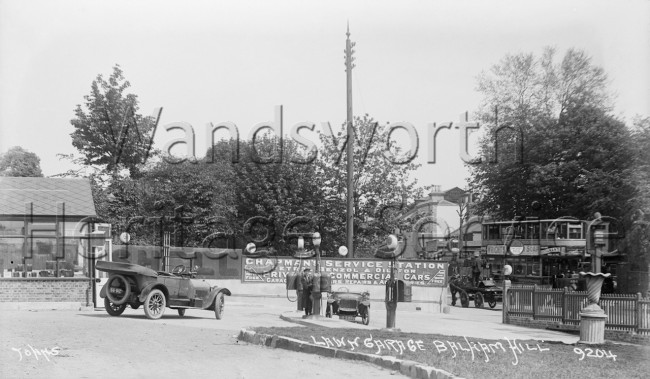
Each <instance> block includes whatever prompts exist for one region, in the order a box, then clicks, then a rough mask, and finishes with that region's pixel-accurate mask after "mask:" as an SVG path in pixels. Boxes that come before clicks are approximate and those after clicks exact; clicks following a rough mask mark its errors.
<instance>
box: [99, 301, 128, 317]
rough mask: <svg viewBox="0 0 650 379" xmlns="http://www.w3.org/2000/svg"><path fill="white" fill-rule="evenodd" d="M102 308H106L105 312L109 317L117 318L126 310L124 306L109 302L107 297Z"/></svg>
mask: <svg viewBox="0 0 650 379" xmlns="http://www.w3.org/2000/svg"><path fill="white" fill-rule="evenodd" d="M104 308H106V312H108V314H109V315H111V316H119V315H121V314H122V313H124V310H125V309H126V304H120V305H117V304H115V303H113V302H111V301H110V300H109V299H108V298H107V297H105V298H104Z"/></svg>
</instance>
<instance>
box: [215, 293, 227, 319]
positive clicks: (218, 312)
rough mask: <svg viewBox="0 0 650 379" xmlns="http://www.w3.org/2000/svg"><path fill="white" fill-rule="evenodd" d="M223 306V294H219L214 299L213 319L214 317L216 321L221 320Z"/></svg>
mask: <svg viewBox="0 0 650 379" xmlns="http://www.w3.org/2000/svg"><path fill="white" fill-rule="evenodd" d="M224 305H225V304H224V298H223V292H219V293H218V294H217V297H216V298H215V299H214V317H216V318H217V320H221V318H222V317H223V308H224Z"/></svg>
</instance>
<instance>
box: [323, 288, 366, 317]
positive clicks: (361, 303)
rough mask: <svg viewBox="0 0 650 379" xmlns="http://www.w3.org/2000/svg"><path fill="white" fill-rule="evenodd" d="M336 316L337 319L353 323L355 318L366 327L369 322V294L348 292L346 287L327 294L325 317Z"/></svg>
mask: <svg viewBox="0 0 650 379" xmlns="http://www.w3.org/2000/svg"><path fill="white" fill-rule="evenodd" d="M333 314H335V315H338V316H339V319H342V320H348V321H355V319H356V318H357V316H360V317H361V322H362V323H363V324H364V325H368V323H369V322H370V294H369V293H368V292H350V291H349V290H348V289H347V288H346V287H341V288H339V289H338V290H336V291H334V292H332V293H330V294H329V296H328V298H327V308H326V310H325V317H332V315H333Z"/></svg>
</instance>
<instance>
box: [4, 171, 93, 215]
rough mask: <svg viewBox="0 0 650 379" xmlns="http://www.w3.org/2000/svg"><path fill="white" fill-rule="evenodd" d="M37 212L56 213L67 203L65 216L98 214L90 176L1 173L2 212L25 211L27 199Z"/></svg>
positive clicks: (6, 213) (35, 213) (23, 212)
mask: <svg viewBox="0 0 650 379" xmlns="http://www.w3.org/2000/svg"><path fill="white" fill-rule="evenodd" d="M30 202H31V203H32V204H33V211H32V214H33V215H34V216H55V215H56V214H57V203H61V202H62V203H65V215H66V216H96V215H97V212H96V211H95V202H94V201H93V195H92V191H91V189H90V181H89V180H88V179H67V178H66V179H63V178H23V177H0V215H2V216H8V215H14V216H15V215H24V214H25V213H26V212H25V207H26V206H25V203H30Z"/></svg>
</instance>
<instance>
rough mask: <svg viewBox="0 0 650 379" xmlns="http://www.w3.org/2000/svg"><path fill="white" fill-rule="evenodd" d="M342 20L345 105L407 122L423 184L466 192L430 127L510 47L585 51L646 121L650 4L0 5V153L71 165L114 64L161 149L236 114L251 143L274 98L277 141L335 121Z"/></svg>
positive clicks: (459, 167) (341, 107)
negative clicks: (83, 115) (181, 127)
mask: <svg viewBox="0 0 650 379" xmlns="http://www.w3.org/2000/svg"><path fill="white" fill-rule="evenodd" d="M348 23H349V28H350V33H351V39H352V41H354V42H356V46H355V50H356V52H355V55H354V56H355V58H356V61H355V63H356V67H355V68H354V70H353V79H352V80H353V86H352V91H353V111H354V114H355V115H363V114H366V113H367V114H369V115H370V116H372V117H373V118H374V119H375V120H376V121H378V122H380V123H381V124H384V123H386V122H409V123H411V124H413V125H414V126H415V129H416V130H417V132H418V136H419V150H418V155H417V157H416V163H421V164H422V167H421V168H420V169H419V170H418V171H417V173H416V176H417V179H418V182H419V183H420V184H421V185H430V184H437V185H441V186H442V188H443V189H449V188H453V187H455V186H459V187H464V186H465V184H466V177H467V175H468V172H467V170H466V169H465V168H464V166H463V162H462V160H461V159H460V156H459V153H460V149H459V145H460V143H459V134H458V133H459V132H458V131H457V130H445V131H442V132H441V133H440V134H439V136H438V138H437V142H436V163H435V164H432V163H427V161H428V160H429V159H428V158H429V157H428V155H429V154H430V150H431V149H432V143H430V142H429V141H428V138H427V137H428V135H429V134H428V133H429V130H430V129H432V126H431V125H430V124H432V123H437V124H438V125H439V124H441V123H445V122H449V121H458V120H459V116H460V114H462V113H464V112H466V111H469V112H473V111H475V110H476V109H477V108H478V106H479V104H480V101H481V96H480V94H479V93H478V92H477V91H476V84H477V76H478V75H479V74H480V73H481V71H484V70H488V69H489V68H490V67H491V66H492V65H494V64H496V63H498V62H499V60H500V59H502V58H503V57H504V56H505V55H506V54H516V53H520V52H525V53H527V52H532V53H535V54H538V55H539V54H540V53H541V52H542V49H543V48H544V47H545V46H553V47H555V48H556V49H557V50H558V53H559V55H560V56H561V55H563V54H564V52H565V51H566V50H567V49H569V48H571V47H575V48H578V49H582V50H584V51H586V52H587V54H589V55H590V56H591V57H592V59H593V63H594V64H595V65H598V66H601V67H603V68H604V69H605V71H606V72H607V73H608V75H609V78H610V89H611V90H612V91H613V92H614V93H615V94H616V96H617V98H616V107H615V114H616V115H617V116H619V117H621V118H622V119H624V120H626V121H627V122H630V121H631V120H632V118H633V117H634V116H635V115H643V116H650V74H649V71H650V2H648V1H625V0H623V1H526V2H524V1H453V2H451V1H399V2H398V1H386V0H384V1H338V0H330V1H289V0H283V1H228V2H217V1H182V2H181V1H165V0H163V1H160V0H158V1H88V0H84V1H41V0H36V1H19V0H0V153H2V152H5V151H7V150H8V149H9V148H10V147H12V146H21V147H23V148H25V149H27V150H29V151H31V152H34V153H36V154H37V155H38V156H39V157H40V159H41V168H42V169H43V173H44V175H45V176H51V175H56V174H59V173H62V172H64V171H66V170H67V169H68V168H70V164H69V163H68V162H66V161H61V160H60V159H58V158H57V154H70V153H75V152H76V151H75V149H74V148H73V146H72V143H71V138H70V133H72V131H73V128H72V125H71V124H70V120H71V119H72V118H74V109H75V106H76V105H77V104H81V103H83V101H84V99H83V97H84V96H85V95H87V94H89V93H90V85H91V83H92V81H93V79H95V77H96V76H97V75H98V74H103V75H104V76H105V77H108V76H109V75H110V73H111V72H112V67H113V66H114V65H115V64H119V65H120V66H121V68H122V70H123V71H124V75H125V77H126V78H127V79H128V80H129V82H130V83H131V88H130V91H129V92H131V93H134V94H136V95H138V98H139V101H140V110H141V113H143V114H144V115H149V114H151V113H152V112H153V110H154V109H155V108H157V107H162V108H163V111H162V115H161V118H160V122H159V127H158V131H157V133H156V137H155V147H157V148H161V149H162V148H163V147H164V146H165V145H166V144H167V143H169V142H170V141H172V140H174V139H176V138H179V137H183V133H180V132H179V131H170V132H168V131H166V130H165V125H170V124H171V123H174V122H186V123H189V124H190V125H191V126H192V128H193V130H194V132H195V135H196V144H197V146H196V153H197V155H200V154H202V153H204V152H205V150H206V147H207V144H208V141H207V138H206V124H207V123H210V122H212V123H214V124H216V123H219V122H224V121H231V122H234V123H235V124H236V125H237V127H238V129H239V132H240V135H241V136H242V137H243V138H245V137H247V136H248V133H249V131H250V130H251V129H252V127H253V126H254V125H256V124H258V123H261V122H266V121H272V120H273V119H274V112H275V108H276V106H278V105H282V106H283V117H284V125H283V128H284V131H285V134H286V135H288V134H289V131H290V129H291V127H292V126H293V125H294V124H296V123H298V122H303V121H309V122H312V123H315V124H316V129H319V130H320V128H321V122H326V121H328V122H330V123H331V124H332V126H334V127H335V128H338V127H339V126H340V125H341V123H342V122H344V121H345V118H346V81H345V71H344V68H345V67H344V52H343V50H344V48H345V38H346V34H345V33H346V27H347V25H348ZM399 133H403V132H397V138H401V137H404V136H403V135H402V136H400V134H399ZM302 134H303V135H305V136H306V138H308V139H310V140H313V141H316V140H317V138H316V137H315V134H314V132H304V131H303V132H302ZM400 141H404V144H405V149H409V147H408V142H406V141H408V139H405V138H404V139H403V140H400ZM471 152H472V151H471V149H470V153H471Z"/></svg>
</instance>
